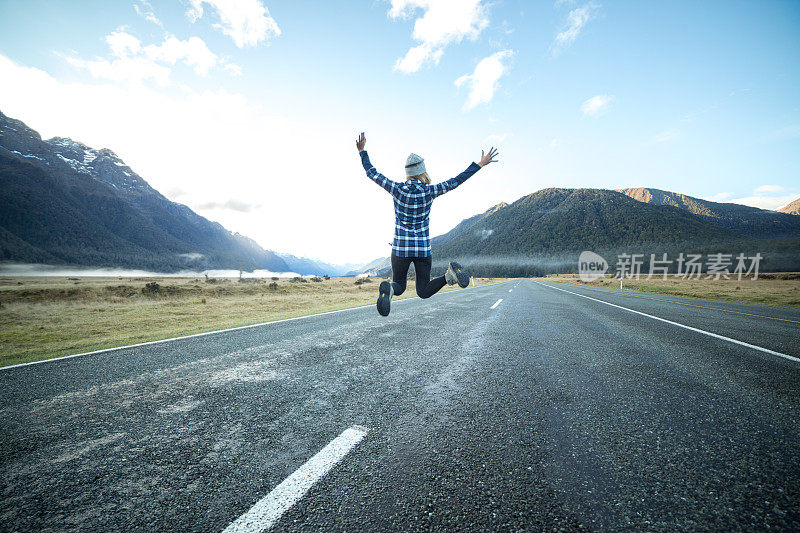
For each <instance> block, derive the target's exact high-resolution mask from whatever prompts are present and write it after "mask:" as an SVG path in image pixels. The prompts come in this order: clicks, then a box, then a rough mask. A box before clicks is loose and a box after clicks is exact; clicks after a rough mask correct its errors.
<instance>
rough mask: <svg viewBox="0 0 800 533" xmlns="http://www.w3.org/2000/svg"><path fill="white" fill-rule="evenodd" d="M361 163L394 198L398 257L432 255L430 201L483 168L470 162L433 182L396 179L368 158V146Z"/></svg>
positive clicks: (370, 175)
mask: <svg viewBox="0 0 800 533" xmlns="http://www.w3.org/2000/svg"><path fill="white" fill-rule="evenodd" d="M360 155H361V164H362V165H363V166H364V170H366V172H367V177H368V178H369V179H371V180H372V181H374V182H375V183H377V184H378V185H380V186H381V187H383V188H384V189H386V191H387V192H388V193H389V194H391V195H392V198H394V214H395V223H394V241H393V242H392V253H393V254H394V255H396V256H398V257H429V256H430V255H431V239H430V237H429V236H428V229H429V226H430V218H429V216H430V213H431V204H433V199H434V198H436V197H437V196H440V195H442V194H444V193H446V192H448V191H452V190H453V189H455V188H456V187H458V186H459V185H461V184H462V183H464V182H465V181H467V178H469V177H470V176H472V175H473V174H475V173H476V172H477V171H479V170H480V169H481V167H480V165H478V164H477V163H474V162H473V163H471V164H470V165H469V167H467V170H465V171H464V172H462V173H461V174H459V175H458V176H456V177H455V178H450V179H449V180H447V181H443V182H441V183H436V184H434V185H425V184H424V183H422V182H421V181H419V180H407V181H405V182H402V183H400V182H396V181H392V180H390V179H388V178H387V177H386V176H384V175H383V174H381V173H380V172H378V171H377V170H375V167H373V166H372V163H370V162H369V156H368V155H367V151H366V150H362V151H361V152H360Z"/></svg>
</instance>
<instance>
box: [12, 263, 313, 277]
mask: <svg viewBox="0 0 800 533" xmlns="http://www.w3.org/2000/svg"><path fill="white" fill-rule="evenodd" d="M239 272H240V271H239V270H201V271H197V270H180V271H178V272H150V271H147V270H136V269H130V268H104V267H78V266H76V267H65V266H56V265H42V264H31V263H0V275H2V276H54V277H126V278H128V277H147V278H198V277H204V276H206V275H208V277H211V278H238V277H239ZM299 275H300V274H297V273H295V272H270V271H269V270H254V271H252V272H246V271H242V277H243V278H273V277H278V278H293V277H297V276H299Z"/></svg>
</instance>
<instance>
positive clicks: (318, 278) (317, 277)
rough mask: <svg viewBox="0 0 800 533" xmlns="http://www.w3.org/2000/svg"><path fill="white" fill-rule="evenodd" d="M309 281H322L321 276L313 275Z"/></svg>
mask: <svg viewBox="0 0 800 533" xmlns="http://www.w3.org/2000/svg"><path fill="white" fill-rule="evenodd" d="M311 281H313V282H314V283H319V282H320V281H322V278H321V277H319V276H314V277H313V278H311Z"/></svg>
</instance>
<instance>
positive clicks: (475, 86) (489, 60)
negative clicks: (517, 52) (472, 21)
mask: <svg viewBox="0 0 800 533" xmlns="http://www.w3.org/2000/svg"><path fill="white" fill-rule="evenodd" d="M513 55H514V51H513V50H501V51H499V52H495V53H494V54H492V55H490V56H489V57H485V58H483V59H481V61H480V62H479V63H478V64H477V65H476V66H475V70H474V71H473V72H472V74H464V75H463V76H461V77H460V78H458V79H457V80H456V81H455V84H456V87H461V86H462V85H467V86H468V87H469V95H468V96H467V101H466V102H465V103H464V109H465V110H469V109H473V108H474V107H475V106H477V105H479V104H485V103H488V102H490V101H491V100H492V98H493V97H494V93H495V91H497V88H498V86H499V80H500V78H501V77H502V76H503V75H504V74H506V73H507V72H508V66H507V65H505V64H504V63H503V61H504V60H507V59H510V58H511V57H512V56H513Z"/></svg>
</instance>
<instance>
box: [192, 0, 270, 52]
mask: <svg viewBox="0 0 800 533" xmlns="http://www.w3.org/2000/svg"><path fill="white" fill-rule="evenodd" d="M189 4H190V7H189V9H188V11H187V12H186V15H187V16H188V17H189V20H191V21H192V22H195V21H197V20H198V19H200V18H202V17H203V15H204V10H203V4H208V5H209V6H211V7H212V8H213V9H214V10H215V11H216V12H217V16H218V17H219V23H217V24H214V27H215V28H217V29H219V30H221V31H222V33H224V34H225V35H227V36H228V37H230V38H231V39H233V42H234V43H235V44H236V46H238V47H239V48H244V47H245V46H255V45H257V44H259V43H261V42H263V41H266V40H267V39H270V38H272V37H278V36H279V35H280V34H281V29H280V28H279V27H278V23H277V22H276V21H275V19H274V18H272V17H271V16H270V14H269V9H267V6H265V5H264V4H262V3H261V1H260V0H189Z"/></svg>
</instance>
